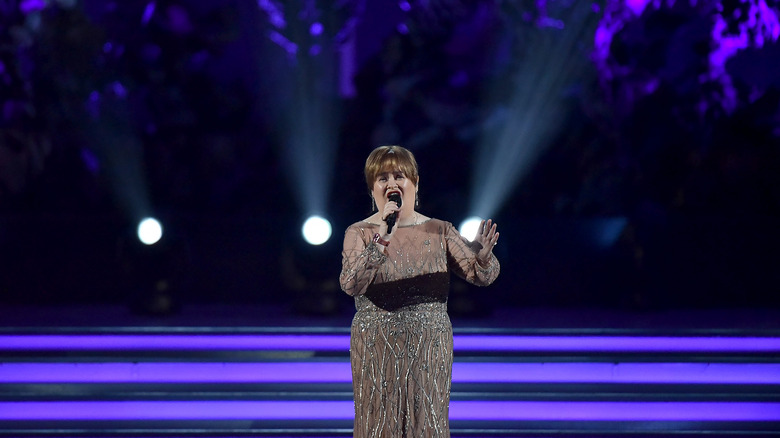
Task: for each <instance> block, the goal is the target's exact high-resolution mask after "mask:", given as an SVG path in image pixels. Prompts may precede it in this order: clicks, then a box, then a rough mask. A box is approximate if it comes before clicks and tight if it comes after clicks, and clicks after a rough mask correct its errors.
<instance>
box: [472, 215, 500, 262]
mask: <svg viewBox="0 0 780 438" xmlns="http://www.w3.org/2000/svg"><path fill="white" fill-rule="evenodd" d="M474 242H476V243H478V244H479V251H478V252H477V260H478V261H479V263H480V264H482V265H483V266H485V265H487V264H488V263H490V255H491V254H492V253H493V247H495V246H496V243H497V242H498V232H497V231H496V224H495V223H493V220H492V219H488V220H487V221H485V220H483V221H482V222H480V223H479V232H478V233H477V236H476V237H475V238H474Z"/></svg>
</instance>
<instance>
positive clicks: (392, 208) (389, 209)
mask: <svg viewBox="0 0 780 438" xmlns="http://www.w3.org/2000/svg"><path fill="white" fill-rule="evenodd" d="M400 210H401V208H400V207H399V206H398V204H396V203H395V202H393V201H389V202H387V203H385V207H384V208H383V209H382V220H385V219H387V217H388V216H390V215H391V214H393V213H395V212H397V211H400Z"/></svg>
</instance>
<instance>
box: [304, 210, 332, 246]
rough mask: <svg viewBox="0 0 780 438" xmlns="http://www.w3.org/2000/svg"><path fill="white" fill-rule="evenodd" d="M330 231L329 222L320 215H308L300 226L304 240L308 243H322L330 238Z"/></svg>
mask: <svg viewBox="0 0 780 438" xmlns="http://www.w3.org/2000/svg"><path fill="white" fill-rule="evenodd" d="M332 232H333V228H332V227H331V225H330V222H328V220H327V219H325V218H323V217H321V216H311V217H309V218H308V219H306V222H304V223H303V227H302V228H301V233H302V234H303V238H304V240H306V242H307V243H309V244H310V245H322V244H323V243H325V242H327V241H328V239H330V236H331V234H332Z"/></svg>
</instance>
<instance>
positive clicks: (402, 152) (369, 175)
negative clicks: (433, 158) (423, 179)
mask: <svg viewBox="0 0 780 438" xmlns="http://www.w3.org/2000/svg"><path fill="white" fill-rule="evenodd" d="M396 169H398V170H400V171H401V172H403V173H404V176H406V177H407V178H409V180H410V181H411V182H412V183H413V184H414V185H415V186H416V185H417V181H418V180H419V177H420V175H419V174H418V170H417V160H415V159H414V154H412V152H411V151H409V150H408V149H406V148H404V147H401V146H379V147H378V148H376V149H374V150H373V151H371V153H370V154H369V155H368V158H366V167H365V169H364V170H363V173H364V174H365V175H366V185H368V192H369V193H371V191H372V190H373V188H374V182H375V181H376V178H377V176H378V175H379V174H380V173H382V172H389V171H393V170H396Z"/></svg>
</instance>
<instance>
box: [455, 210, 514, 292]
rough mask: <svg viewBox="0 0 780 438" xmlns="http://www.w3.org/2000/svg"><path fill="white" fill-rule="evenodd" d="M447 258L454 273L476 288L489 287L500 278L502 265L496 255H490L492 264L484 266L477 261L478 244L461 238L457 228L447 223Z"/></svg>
mask: <svg viewBox="0 0 780 438" xmlns="http://www.w3.org/2000/svg"><path fill="white" fill-rule="evenodd" d="M444 237H445V239H446V241H447V258H448V260H449V262H448V263H449V266H450V269H451V270H452V272H454V273H455V274H456V275H457V276H459V277H461V278H463V279H464V280H466V281H468V282H469V283H471V284H474V285H476V286H487V285H489V284H491V283H493V281H495V279H496V278H497V277H498V273H499V272H500V271H501V265H500V264H499V263H498V259H497V258H496V256H495V254H492V253H491V254H490V262H489V263H488V264H487V266H482V265H481V264H480V263H479V261H477V252H478V250H479V249H478V248H477V247H476V246H477V244H475V243H473V242H469V241H468V240H466V238H465V237H463V236H461V234H460V233H459V232H458V230H457V229H455V227H454V226H453V225H452V224H451V223H449V222H447V225H446V227H445V236H444Z"/></svg>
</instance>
